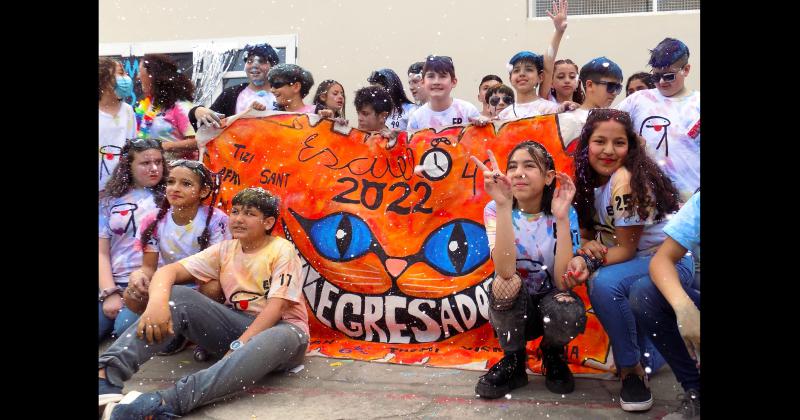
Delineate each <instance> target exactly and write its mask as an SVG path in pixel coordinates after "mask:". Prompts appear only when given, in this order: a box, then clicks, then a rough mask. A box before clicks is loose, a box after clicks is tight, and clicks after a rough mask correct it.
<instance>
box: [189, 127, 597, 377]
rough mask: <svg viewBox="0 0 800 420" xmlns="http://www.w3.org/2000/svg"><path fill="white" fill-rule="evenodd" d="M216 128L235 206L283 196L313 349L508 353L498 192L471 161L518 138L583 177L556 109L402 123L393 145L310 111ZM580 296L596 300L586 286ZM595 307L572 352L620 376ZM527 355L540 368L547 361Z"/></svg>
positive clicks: (463, 359)
mask: <svg viewBox="0 0 800 420" xmlns="http://www.w3.org/2000/svg"><path fill="white" fill-rule="evenodd" d="M215 134H216V137H215V138H214V139H213V140H212V141H210V142H209V143H208V144H207V145H206V148H207V150H206V152H205V154H204V160H205V162H206V164H207V165H208V166H209V168H210V169H211V170H213V171H215V172H217V173H219V174H220V175H221V179H222V188H221V192H220V195H219V201H220V205H221V207H222V208H223V209H224V210H225V211H228V210H229V205H230V200H231V198H232V197H233V196H234V195H235V194H236V193H237V192H238V191H240V190H241V189H243V188H246V187H250V186H261V187H263V188H265V189H268V190H270V191H272V192H273V193H275V194H277V195H278V196H279V197H280V198H281V218H280V220H279V222H278V225H277V227H276V229H275V231H274V232H275V233H277V234H279V235H281V236H283V237H285V238H287V239H289V240H291V241H292V242H294V244H295V245H296V247H297V249H298V252H299V254H300V256H301V258H302V260H303V262H304V269H303V281H304V292H305V296H306V299H307V301H308V313H309V320H310V321H309V322H310V326H311V334H312V338H311V345H310V352H309V354H313V355H321V356H325V357H334V358H348V359H358V360H371V361H383V362H390V363H402V364H420V365H427V366H440V367H456V368H464V369H475V370H484V369H487V368H488V367H489V366H491V365H493V364H494V363H495V362H496V361H497V360H499V359H500V358H501V357H502V356H503V352H502V349H501V348H500V346H499V344H498V341H497V339H496V338H495V337H494V332H493V330H492V328H491V325H490V324H489V322H488V315H489V314H488V309H489V300H488V297H487V293H486V291H487V290H488V286H489V283H490V282H491V280H492V277H493V265H492V261H491V258H490V255H489V248H488V243H487V239H486V232H485V230H484V227H483V209H484V207H485V205H486V204H487V203H488V202H489V200H490V199H489V197H488V195H487V194H486V193H485V192H484V190H483V182H482V174H481V173H479V172H478V170H477V168H476V167H475V165H474V164H473V163H472V162H470V159H469V157H470V156H471V155H474V156H476V157H478V158H480V159H483V160H486V161H488V155H487V152H486V150H487V149H491V150H492V151H493V152H494V154H495V155H496V156H497V159H498V162H499V164H500V166H501V167H503V168H504V167H505V165H506V159H507V155H508V153H509V152H510V151H511V149H512V148H513V147H514V146H515V145H516V144H517V143H519V142H520V141H523V140H535V141H537V142H539V143H541V144H542V145H544V146H545V147H546V148H547V150H548V151H549V152H550V153H551V154H552V155H553V157H554V160H555V164H556V168H557V170H559V171H564V172H567V173H569V174H573V173H574V164H573V161H572V159H571V158H570V157H569V156H568V155H567V154H566V153H565V152H564V146H563V141H562V139H561V138H560V135H559V130H558V117H557V115H546V116H539V117H534V118H527V119H522V120H517V121H511V122H505V123H502V124H501V123H496V124H495V125H491V124H490V125H488V126H485V127H476V126H473V125H469V126H453V127H448V128H444V129H439V130H433V129H426V130H421V131H418V132H415V133H413V135H412V136H410V138H409V136H408V135H406V134H405V133H403V134H401V136H400V137H399V138H398V139H397V142H396V144H393V145H392V147H388V144H387V140H386V139H385V138H382V137H380V136H377V135H372V136H370V135H369V134H368V133H366V132H363V131H360V130H357V129H353V128H347V127H341V126H334V123H333V121H331V120H325V119H322V120H318V119H317V117H316V116H309V115H305V114H284V113H281V114H273V115H269V116H265V117H253V118H247V117H244V118H238V119H236V120H235V121H234V122H232V123H231V124H230V125H229V126H228V127H227V128H225V129H224V130H222V131H221V132H219V133H218V134H217V133H215ZM417 165H421V166H422V167H423V170H422V171H421V175H415V174H414V168H415V166H417ZM576 292H577V293H578V294H579V295H580V296H581V298H582V299H583V300H584V302H586V304H587V306H588V304H589V299H588V296H587V293H586V288H585V286H580V287H578V288H576ZM587 309H588V313H587V315H588V323H587V327H586V332H585V333H584V334H582V335H580V336H578V337H577V338H576V339H575V340H573V341H572V342H571V343H570V344H569V346H568V347H567V356H568V360H569V362H570V363H571V364H572V371H573V372H574V373H576V374H589V375H597V374H604V376H608V375H607V372H608V371H609V370H610V369H611V368H612V365H613V362H612V357H611V354H610V347H609V340H608V337H607V336H606V334H605V332H604V330H603V328H602V327H601V325H600V322H599V321H598V319H597V317H596V316H595V315H594V314H593V313H592V311H591V308H590V307H587ZM538 346H539V340H538V339H537V340H534V341H531V342H530V343H529V344H528V350H529V352H530V353H531V354H536V352H537V349H538ZM529 363H530V364H529V367H530V368H531V370H533V371H534V372H540V365H541V362H540V360H539V358H538V357H532V358H530V362H529Z"/></svg>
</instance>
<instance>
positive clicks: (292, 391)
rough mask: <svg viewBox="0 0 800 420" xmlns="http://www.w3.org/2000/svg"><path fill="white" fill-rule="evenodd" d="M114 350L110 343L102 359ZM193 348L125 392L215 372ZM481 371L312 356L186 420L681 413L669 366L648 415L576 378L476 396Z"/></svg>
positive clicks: (154, 366) (615, 393) (602, 386)
mask: <svg viewBox="0 0 800 420" xmlns="http://www.w3.org/2000/svg"><path fill="white" fill-rule="evenodd" d="M110 344H111V340H107V341H105V342H104V343H103V344H102V345H101V346H100V349H99V352H102V351H103V350H104V349H105V348H107V347H108V346H109V345H110ZM192 354H193V348H192V347H189V348H188V349H186V350H184V351H183V352H181V353H178V354H176V355H173V356H168V357H160V356H156V357H154V358H153V360H151V361H149V362H148V363H145V364H144V365H143V366H142V369H141V370H140V371H139V372H138V373H137V374H136V375H135V376H134V377H133V378H132V379H131V380H129V381H128V382H126V384H125V389H124V392H129V391H133V390H136V391H142V392H147V391H153V390H158V389H163V388H166V387H168V386H170V385H171V384H174V382H175V381H176V380H177V379H178V378H180V377H182V376H184V375H187V374H190V373H192V372H196V371H198V370H201V369H203V368H205V367H207V366H209V365H210V364H211V363H210V362H202V363H199V362H196V361H195V360H194V359H193V358H192ZM480 375H482V372H477V371H466V370H457V369H443V368H430V367H421V366H407V365H395V364H386V363H369V362H361V361H353V360H345V359H330V358H323V357H316V356H309V357H306V360H305V362H304V368H303V369H302V370H301V371H299V372H297V373H290V372H275V373H273V374H270V375H268V376H267V377H265V378H264V379H262V380H261V381H260V382H258V383H257V384H256V386H255V387H252V388H250V389H248V390H246V391H245V392H243V393H241V394H239V395H237V396H235V397H233V398H232V399H230V400H227V401H224V402H219V403H216V404H211V405H209V406H205V407H202V408H200V409H198V410H196V411H195V412H192V413H190V414H189V415H186V416H184V417H183V418H185V419H187V420H201V419H205V420H212V419H213V420H217V419H225V420H234V419H235V420H255V419H272V418H289V419H384V418H387V419H389V418H401V417H402V418H423V419H424V418H444V419H459V420H462V419H516V418H525V419H530V418H549V419H584V418H591V419H610V418H614V419H624V418H635V419H650V418H655V419H660V418H661V417H663V416H664V415H666V414H668V413H669V412H671V411H673V410H674V409H675V408H677V407H678V401H677V399H676V395H677V394H678V393H680V392H682V389H681V387H680V385H679V384H678V383H677V382H676V381H675V377H674V375H673V374H672V372H671V371H670V370H669V367H668V366H665V367H664V368H662V369H661V370H660V371H658V372H657V373H656V374H655V375H653V376H652V377H651V379H650V386H651V389H652V391H653V395H654V396H655V398H656V400H655V404H654V405H653V408H652V409H650V411H648V412H645V413H627V412H624V411H622V409H620V407H619V388H620V383H619V381H616V380H615V381H610V380H600V379H584V378H577V379H576V385H575V391H574V392H573V393H571V394H568V395H557V394H553V393H551V392H549V391H548V390H547V389H546V388H545V386H544V377H543V376H540V375H530V376H529V378H530V382H529V383H528V385H527V386H525V387H523V388H520V389H516V390H514V391H513V392H512V393H511V394H510V395H507V396H506V398H500V399H497V400H484V399H480V398H477V397H476V395H475V383H476V381H477V380H478V377H479V376H480Z"/></svg>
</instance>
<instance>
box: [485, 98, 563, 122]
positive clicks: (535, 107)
mask: <svg viewBox="0 0 800 420" xmlns="http://www.w3.org/2000/svg"><path fill="white" fill-rule="evenodd" d="M556 112H558V104H555V103H553V102H550V101H548V100H546V99H542V98H537V99H536V100H535V101H533V102H526V103H524V104H521V103H515V104H512V105H511V106H509V107H508V108H506V109H504V110H502V111H500V114H498V115H497V117H498V118H500V119H501V120H514V119H517V118H528V117H535V116H537V115H544V114H555V113H556Z"/></svg>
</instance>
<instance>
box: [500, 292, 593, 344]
mask: <svg viewBox="0 0 800 420" xmlns="http://www.w3.org/2000/svg"><path fill="white" fill-rule="evenodd" d="M489 289H490V291H489V301H490V302H492V301H493V300H494V297H493V296H494V294H493V293H492V291H491V287H490V288H489ZM559 293H561V292H559V291H558V290H555V289H554V290H552V291H550V292H549V293H547V294H545V295H541V296H531V295H529V294H528V293H527V292H526V291H525V287H524V286H522V288H521V289H520V292H519V294H518V295H517V298H516V301H515V302H514V306H512V307H511V308H509V309H507V310H504V311H497V310H495V309H494V308H492V305H489V322H490V323H491V324H492V328H494V331H495V333H496V334H497V339H498V340H499V341H500V347H502V348H503V351H504V352H506V353H512V352H518V351H524V350H525V344H526V343H527V342H528V341H529V340H533V339H535V338H538V337H543V338H542V341H541V343H540V344H539V346H540V347H542V348H556V347H558V348H561V347H564V346H565V345H567V343H569V342H570V341H572V339H573V338H575V337H577V336H578V334H580V333H582V332H583V331H584V330H585V329H586V309H585V307H584V305H583V301H582V300H581V298H580V297H578V295H576V294H575V293H573V292H572V291H568V292H563V293H566V294H568V295H569V296H570V297H571V298H572V300H571V301H569V302H559V301H558V300H557V299H556V298H555V295H557V294H559Z"/></svg>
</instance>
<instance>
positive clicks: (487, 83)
mask: <svg viewBox="0 0 800 420" xmlns="http://www.w3.org/2000/svg"><path fill="white" fill-rule="evenodd" d="M502 84H503V79H501V78H500V76H497V75H494V74H487V75H486V76H483V79H481V83H480V84H479V85H478V102H480V103H481V106H482V108H481V115H483V116H484V117H488V118H492V117H493V116H492V115H491V110H490V109H489V103H488V102H486V91H488V90H489V88H491V87H493V86H497V85H502Z"/></svg>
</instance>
